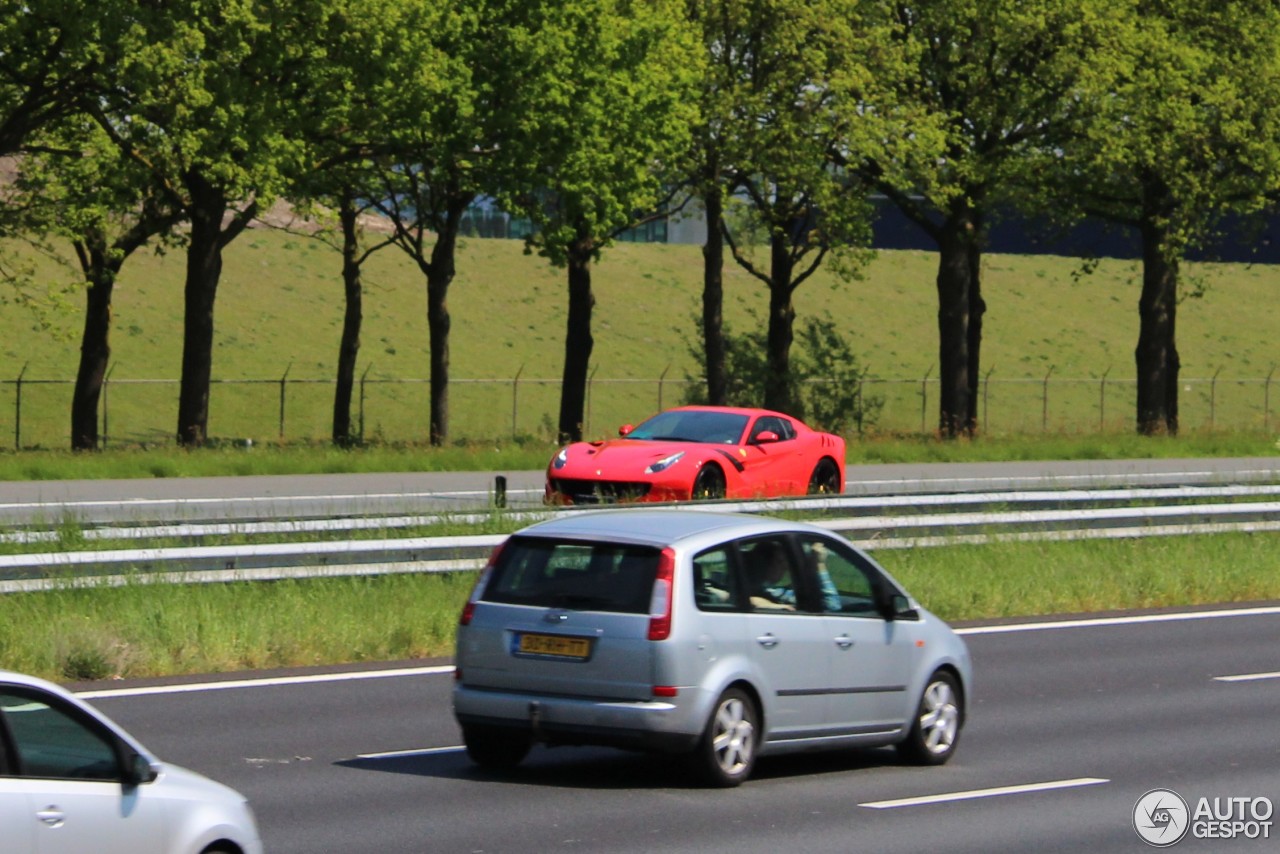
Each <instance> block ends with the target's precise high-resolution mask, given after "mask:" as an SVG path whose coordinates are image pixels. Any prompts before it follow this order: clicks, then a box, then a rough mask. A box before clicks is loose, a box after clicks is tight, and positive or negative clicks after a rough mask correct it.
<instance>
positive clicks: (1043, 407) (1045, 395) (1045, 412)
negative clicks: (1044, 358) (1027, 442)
mask: <svg viewBox="0 0 1280 854" xmlns="http://www.w3.org/2000/svg"><path fill="white" fill-rule="evenodd" d="M1055 367H1056V366H1055V365H1050V366H1049V373H1047V374H1045V375H1044V390H1043V391H1042V392H1041V395H1040V432H1041V433H1047V432H1049V377H1051V376H1053V369H1054V368H1055Z"/></svg>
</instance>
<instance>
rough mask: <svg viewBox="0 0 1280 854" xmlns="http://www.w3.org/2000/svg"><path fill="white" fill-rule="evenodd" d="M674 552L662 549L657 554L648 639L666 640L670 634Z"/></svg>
mask: <svg viewBox="0 0 1280 854" xmlns="http://www.w3.org/2000/svg"><path fill="white" fill-rule="evenodd" d="M675 577H676V553H675V552H674V551H672V550H671V549H663V550H662V554H661V555H659V556H658V571H657V574H656V575H655V576H654V579H653V596H652V597H651V598H650V599H649V640H652V641H658V640H666V639H667V638H668V637H670V636H671V600H672V593H673V591H674V588H675Z"/></svg>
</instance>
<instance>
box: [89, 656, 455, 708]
mask: <svg viewBox="0 0 1280 854" xmlns="http://www.w3.org/2000/svg"><path fill="white" fill-rule="evenodd" d="M452 672H453V665H452V664H442V665H436V666H434V667H401V668H397V669H394V670H361V671H356V672H353V673H315V674H310V675H307V676H277V677H274V678H268V679H233V680H229V681H226V682H193V683H191V684H189V685H151V686H148V687H145V688H108V689H105V690H101V691H81V692H79V693H77V694H76V696H77V697H81V698H82V699H85V700H98V699H102V698H104V697H141V696H144V695H147V694H187V693H191V692H195V691H225V690H227V689H230V688H272V687H276V686H280V685H306V684H310V683H315V682H348V681H353V680H357V679H387V678H391V677H394V676H432V675H435V674H440V673H452Z"/></svg>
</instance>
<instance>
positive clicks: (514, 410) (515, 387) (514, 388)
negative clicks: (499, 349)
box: [511, 365, 524, 439]
mask: <svg viewBox="0 0 1280 854" xmlns="http://www.w3.org/2000/svg"><path fill="white" fill-rule="evenodd" d="M523 373H524V365H521V366H520V370H518V371H516V375H515V376H514V377H512V378H511V438H512V439H514V438H515V437H516V436H517V435H518V434H517V433H516V416H517V415H518V414H519V412H520V407H519V403H518V402H517V395H518V394H519V391H520V375H521V374H523Z"/></svg>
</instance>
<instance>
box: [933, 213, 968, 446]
mask: <svg viewBox="0 0 1280 854" xmlns="http://www.w3.org/2000/svg"><path fill="white" fill-rule="evenodd" d="M971 229H972V225H971V221H970V219H969V215H968V211H967V210H962V211H960V212H959V213H953V214H952V216H951V217H949V218H948V219H947V221H946V222H945V223H944V224H943V225H942V228H941V233H940V234H939V238H938V341H939V345H938V385H939V388H940V390H941V404H940V409H939V417H938V430H939V432H940V433H941V435H942V436H943V437H944V438H948V439H953V438H955V437H957V436H959V435H962V434H965V433H967V432H968V427H967V425H968V423H969V414H970V402H971V398H972V394H971V390H970V385H969V376H970V372H971V371H972V370H974V368H975V367H976V366H975V365H974V364H973V363H972V362H971V361H970V358H969V288H970V284H971V282H970V269H971V268H970V266H969V265H970V257H969V247H970V244H971V234H970V232H971Z"/></svg>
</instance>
